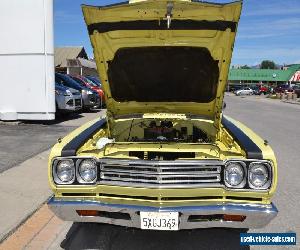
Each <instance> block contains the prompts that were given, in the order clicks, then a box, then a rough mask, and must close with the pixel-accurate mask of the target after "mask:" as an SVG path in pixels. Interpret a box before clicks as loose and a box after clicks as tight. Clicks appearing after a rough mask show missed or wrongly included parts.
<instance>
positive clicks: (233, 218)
mask: <svg viewBox="0 0 300 250" xmlns="http://www.w3.org/2000/svg"><path fill="white" fill-rule="evenodd" d="M245 219H246V216H244V215H234V214H224V215H223V220H224V221H239V222H242V221H244V220H245Z"/></svg>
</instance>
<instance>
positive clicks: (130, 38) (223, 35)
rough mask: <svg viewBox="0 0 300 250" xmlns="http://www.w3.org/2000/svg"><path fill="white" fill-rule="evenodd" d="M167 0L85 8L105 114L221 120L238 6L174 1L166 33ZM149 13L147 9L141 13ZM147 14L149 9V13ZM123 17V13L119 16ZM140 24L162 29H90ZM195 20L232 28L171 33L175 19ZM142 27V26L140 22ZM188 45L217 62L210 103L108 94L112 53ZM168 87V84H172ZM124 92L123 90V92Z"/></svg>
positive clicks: (234, 4) (239, 9) (239, 6)
mask: <svg viewBox="0 0 300 250" xmlns="http://www.w3.org/2000/svg"><path fill="white" fill-rule="evenodd" d="M167 3H168V1H144V2H139V3H134V4H124V5H116V6H112V7H103V8H99V7H92V6H83V13H84V16H85V21H86V24H87V26H88V29H89V31H90V38H91V41H92V44H93V47H94V54H95V59H96V62H97V68H98V70H99V74H100V78H101V82H102V83H103V84H102V85H103V88H104V92H105V93H106V96H107V100H106V104H107V109H108V115H110V114H112V115H120V114H130V113H142V112H145V111H147V112H149V113H151V112H158V111H159V112H165V113H167V112H170V113H174V110H177V112H178V113H188V112H190V113H193V114H199V115H205V116H207V117H210V118H211V119H213V120H215V121H216V124H218V122H220V115H219V114H220V111H221V109H222V102H223V96H224V91H225V85H226V82H227V73H228V70H229V65H230V61H231V55H232V48H233V44H234V39H235V33H236V28H237V23H238V21H239V17H240V12H241V2H235V3H231V4H226V5H220V4H208V3H199V2H197V3H195V2H189V1H173V9H172V15H173V18H172V22H171V26H170V28H169V29H167V28H166V18H165V15H166V13H167ZM142 10H149V11H142ZM150 10H151V11H150ZM120 13H122V15H120ZM138 20H145V21H151V20H157V22H156V24H155V25H156V28H157V27H160V22H161V23H162V25H164V27H161V29H160V28H158V29H157V30H147V29H148V28H147V27H146V26H145V28H144V30H142V29H143V28H140V29H141V30H128V29H126V28H124V30H117V29H118V28H116V30H112V31H108V32H99V31H98V30H97V29H93V27H97V24H99V25H100V26H101V24H102V25H105V26H109V24H113V25H114V24H115V25H117V24H118V23H119V24H120V23H126V22H134V21H137V22H138ZM188 20H194V21H195V22H197V21H199V22H201V21H203V22H204V23H207V22H208V23H213V25H214V24H215V23H214V21H216V20H217V22H218V21H222V22H223V21H224V23H225V24H230V25H232V26H234V27H233V28H232V27H231V28H230V27H225V28H224V30H214V28H207V29H209V30H205V28H203V27H202V28H199V29H200V30H193V29H191V30H187V28H185V30H178V29H172V23H173V24H174V25H175V22H176V21H180V22H181V21H188ZM142 25H143V24H142ZM166 45H168V46H178V47H181V46H190V47H196V48H207V49H208V50H209V52H210V53H211V55H212V57H213V59H214V60H216V61H217V62H218V67H219V71H220V74H219V77H218V81H217V82H216V83H215V84H216V85H217V91H216V93H215V96H214V99H213V100H212V101H210V102H206V103H193V102H182V103H177V102H173V103H170V102H136V101H129V102H118V101H115V100H114V96H112V93H111V88H110V83H109V82H108V81H109V76H108V74H107V71H108V69H109V66H108V63H109V62H110V61H112V60H113V58H114V55H115V54H116V52H117V51H118V50H119V49H121V48H136V47H149V46H150V47H153V46H154V47H159V46H166ZM170 87H171V86H170ZM125 91H126V90H125Z"/></svg>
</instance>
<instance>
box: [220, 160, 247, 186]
mask: <svg viewBox="0 0 300 250" xmlns="http://www.w3.org/2000/svg"><path fill="white" fill-rule="evenodd" d="M225 184H226V186H228V187H234V188H243V187H244V186H245V184H246V179H245V166H244V164H243V163H242V162H228V163H227V164H226V166H225Z"/></svg>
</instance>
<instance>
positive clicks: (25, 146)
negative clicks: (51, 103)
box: [0, 111, 103, 173]
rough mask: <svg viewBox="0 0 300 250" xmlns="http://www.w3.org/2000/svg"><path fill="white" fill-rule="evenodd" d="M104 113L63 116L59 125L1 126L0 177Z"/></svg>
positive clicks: (58, 121)
mask: <svg viewBox="0 0 300 250" xmlns="http://www.w3.org/2000/svg"><path fill="white" fill-rule="evenodd" d="M102 114H103V112H102V111H97V112H96V111H93V112H90V113H83V114H73V115H71V114H70V115H64V116H61V117H59V118H58V119H57V120H56V121H49V122H45V121H40V122H23V123H19V124H18V123H13V124H10V123H4V122H2V123H1V124H0V138H1V140H0V159H1V161H0V173H1V172H3V171H5V170H7V169H9V168H11V167H14V166H16V165H17V164H20V163H21V162H23V161H25V160H27V159H29V158H31V157H33V156H34V155H37V154H39V153H41V152H43V151H45V150H47V149H49V148H51V147H52V145H54V144H55V143H56V141H57V139H58V138H59V137H63V136H65V135H66V134H67V133H68V132H70V131H72V130H73V129H75V128H76V127H78V126H80V125H81V124H84V123H85V122H87V121H89V120H92V119H95V118H96V117H99V116H100V115H102Z"/></svg>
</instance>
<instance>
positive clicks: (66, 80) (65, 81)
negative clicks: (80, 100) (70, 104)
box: [55, 73, 82, 90]
mask: <svg viewBox="0 0 300 250" xmlns="http://www.w3.org/2000/svg"><path fill="white" fill-rule="evenodd" d="M55 81H56V82H57V83H59V84H62V85H64V86H67V87H70V88H74V89H77V90H81V89H82V86H80V85H79V84H78V83H77V82H76V81H74V80H73V79H72V78H71V77H69V76H67V75H64V74H59V73H57V74H55Z"/></svg>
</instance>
